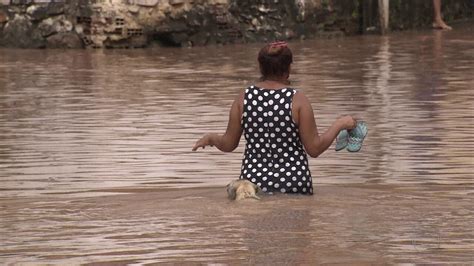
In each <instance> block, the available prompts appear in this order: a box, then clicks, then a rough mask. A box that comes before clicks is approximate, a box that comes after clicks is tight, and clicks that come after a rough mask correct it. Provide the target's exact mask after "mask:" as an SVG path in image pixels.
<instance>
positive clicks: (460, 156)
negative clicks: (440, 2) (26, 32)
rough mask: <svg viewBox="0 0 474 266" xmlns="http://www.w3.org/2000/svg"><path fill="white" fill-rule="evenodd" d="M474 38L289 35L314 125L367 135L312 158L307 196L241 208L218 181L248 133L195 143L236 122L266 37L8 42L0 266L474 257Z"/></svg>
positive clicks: (0, 106) (0, 57) (233, 170)
mask: <svg viewBox="0 0 474 266" xmlns="http://www.w3.org/2000/svg"><path fill="white" fill-rule="evenodd" d="M473 36H474V28H473V27H472V25H465V26H459V27H457V28H456V29H455V30H454V31H425V32H405V33H394V34H392V35H390V36H384V37H381V36H362V37H351V38H344V39H335V40H324V41H321V40H313V41H304V42H299V41H295V42H291V43H290V48H291V49H292V50H293V52H294V64H293V66H292V70H293V74H292V75H291V80H292V86H293V87H296V88H298V89H301V91H303V92H304V93H305V94H306V95H307V97H308V98H309V99H310V101H311V102H312V105H313V108H314V110H315V117H316V121H317V124H318V127H319V130H320V131H324V130H326V129H327V128H328V127H329V126H330V124H331V123H332V122H333V121H334V120H335V119H336V118H337V117H338V116H340V115H343V114H353V115H355V116H356V117H359V118H361V119H363V120H365V121H366V122H367V124H368V126H369V135H368V137H367V139H366V141H365V142H364V146H363V148H362V151H361V152H359V153H356V154H354V153H348V152H345V151H342V152H337V153H336V152H334V151H333V147H331V148H330V149H331V150H329V151H327V152H326V153H324V154H323V155H322V156H321V157H320V158H317V159H311V160H310V166H311V172H312V173H313V180H314V181H313V182H314V186H315V188H317V189H316V191H315V193H316V195H315V196H314V197H288V196H281V197H279V196H272V197H266V198H264V200H262V201H261V202H259V203H256V204H252V203H248V202H247V203H244V204H243V205H242V204H241V205H237V204H231V203H229V202H227V200H226V199H225V194H224V190H223V187H224V186H225V185H226V184H227V183H228V182H229V181H230V180H232V179H234V178H237V177H238V176H239V171H240V163H241V159H242V152H243V146H244V145H243V143H244V139H243V138H242V140H241V143H240V145H239V148H238V149H237V150H236V151H234V152H233V153H221V152H219V151H217V150H216V149H213V148H209V149H205V150H200V151H199V152H191V148H192V146H193V145H194V143H195V141H196V140H197V139H198V138H199V137H201V136H202V134H204V133H206V132H223V131H224V130H225V128H226V125H227V119H228V111H229V109H230V104H231V103H232V101H233V99H234V98H235V97H236V95H237V93H238V92H239V90H240V89H242V88H245V87H246V86H248V85H250V84H252V83H253V82H255V81H256V80H257V79H258V77H259V75H258V67H257V61H256V55H257V52H258V50H259V48H260V47H261V44H251V45H235V46H225V47H204V48H193V49H165V48H160V49H150V50H106V51H102V50H87V51H86V50H76V51H73V50H0V181H1V185H0V215H1V221H0V225H1V226H0V241H1V242H2V250H1V251H0V262H2V261H3V262H6V263H11V262H19V263H22V262H24V263H28V262H38V261H42V262H50V263H58V264H64V263H88V262H91V263H94V262H112V261H115V262H117V261H118V262H121V263H134V262H142V263H159V262H173V263H176V262H179V261H183V260H188V261H190V262H197V263H198V262H229V263H251V264H253V263H264V264H265V263H272V262H273V261H280V262H282V263H303V264H304V263H311V262H321V263H348V262H353V261H358V262H360V263H374V262H420V263H431V262H461V263H468V262H473V261H474V258H473V254H474V252H473V250H474V240H473V239H474V233H473V231H474V222H473V221H474V210H473V207H472V206H471V205H472V203H473V199H474V179H473V177H474V174H473V172H474V159H473V158H474V142H473V141H472V136H473V134H474V90H473V89H474V64H473V62H474V37H473ZM210 188H216V189H210ZM217 188H218V189H217ZM351 188H353V189H351ZM206 189H207V190H206ZM209 189H210V190H209ZM157 191H162V192H157ZM183 191H185V192H186V193H188V194H189V195H188V196H186V195H184V194H186V193H184V192H183ZM193 191H201V192H195V193H194V192H193ZM203 191H204V192H203ZM126 193H131V194H126ZM147 193H148V194H149V197H145V196H143V195H142V196H140V194H147ZM183 193H184V194H183ZM193 193H194V194H193ZM196 193H197V194H196ZM318 193H319V194H318ZM148 194H147V195H148ZM127 197H130V198H127ZM152 199H153V200H152ZM135 201H139V202H143V204H144V205H143V206H142V205H140V204H138V203H133V202H135ZM169 208H171V209H169ZM140 210H141V211H140ZM101 243H103V244H101ZM315 251H319V253H318V252H315ZM284 254H287V256H284ZM341 254H342V255H341ZM275 256H276V257H275Z"/></svg>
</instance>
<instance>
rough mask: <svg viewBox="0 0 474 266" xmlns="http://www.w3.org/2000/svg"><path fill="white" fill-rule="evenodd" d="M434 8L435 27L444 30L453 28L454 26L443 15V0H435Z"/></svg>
mask: <svg viewBox="0 0 474 266" xmlns="http://www.w3.org/2000/svg"><path fill="white" fill-rule="evenodd" d="M433 10H434V20H433V28H435V29H442V30H451V29H452V28H451V27H450V26H448V25H447V24H446V23H445V22H444V21H443V18H442V17H441V0H433Z"/></svg>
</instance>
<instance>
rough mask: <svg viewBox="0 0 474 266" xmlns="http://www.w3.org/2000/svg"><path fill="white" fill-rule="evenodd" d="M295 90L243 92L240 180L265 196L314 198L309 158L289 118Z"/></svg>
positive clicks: (249, 90)
mask: <svg viewBox="0 0 474 266" xmlns="http://www.w3.org/2000/svg"><path fill="white" fill-rule="evenodd" d="M295 93H296V90H294V89H290V88H284V89H279V90H269V89H261V88H258V87H256V86H250V87H249V88H247V89H246V90H245V98H244V109H243V112H242V121H241V125H242V127H243V129H244V136H245V139H246V140H247V144H246V146H245V153H244V158H243V161H242V171H241V174H240V179H248V180H250V181H251V182H252V183H255V184H257V185H258V186H259V187H260V188H261V189H262V190H263V191H264V192H282V193H300V194H313V184H312V180H311V173H310V171H309V168H308V158H307V156H306V152H305V150H304V149H303V145H302V144H301V141H300V136H299V131H298V126H297V125H296V124H295V122H294V121H293V118H292V114H291V106H292V101H293V95H295Z"/></svg>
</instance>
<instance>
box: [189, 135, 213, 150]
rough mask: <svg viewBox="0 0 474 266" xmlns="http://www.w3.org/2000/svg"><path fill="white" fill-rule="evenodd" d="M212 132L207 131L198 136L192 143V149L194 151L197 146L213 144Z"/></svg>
mask: <svg viewBox="0 0 474 266" xmlns="http://www.w3.org/2000/svg"><path fill="white" fill-rule="evenodd" d="M213 135H215V134H213V133H208V134H205V135H204V136H203V137H202V138H200V139H199V140H198V141H197V142H196V144H194V147H193V151H196V150H197V149H198V148H201V147H202V148H203V149H204V148H205V147H206V146H211V147H212V146H214V145H213V144H212V137H213Z"/></svg>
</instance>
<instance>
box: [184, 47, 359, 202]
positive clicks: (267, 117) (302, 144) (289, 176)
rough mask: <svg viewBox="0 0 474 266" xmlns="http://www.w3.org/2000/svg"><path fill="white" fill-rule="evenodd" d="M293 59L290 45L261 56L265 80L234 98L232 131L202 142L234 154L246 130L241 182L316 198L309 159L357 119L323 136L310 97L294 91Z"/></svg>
mask: <svg viewBox="0 0 474 266" xmlns="http://www.w3.org/2000/svg"><path fill="white" fill-rule="evenodd" d="M292 61H293V55H292V53H291V50H290V49H289V48H288V45H287V43H286V42H274V43H271V44H268V45H266V46H265V47H263V48H262V49H261V50H260V52H259V54H258V62H259V64H260V72H261V74H262V81H261V82H259V83H256V84H255V85H252V86H250V87H248V88H247V89H242V90H241V92H240V93H239V95H238V96H237V97H236V99H235V100H234V102H233V104H232V107H231V110H230V115H229V123H228V126H227V130H226V132H225V133H224V134H223V135H219V134H215V133H209V134H205V135H204V136H203V137H202V138H201V139H199V140H198V141H197V142H196V144H195V145H194V147H193V151H195V150H197V149H198V148H199V147H202V148H204V147H206V146H216V147H217V148H218V149H219V150H221V151H224V152H231V151H233V150H234V149H235V148H237V146H238V145H239V141H240V137H241V135H242V132H243V133H244V136H245V140H246V142H247V143H246V145H245V152H244V158H243V160H242V169H241V174H240V179H247V180H249V181H251V182H252V183H254V184H256V185H258V186H259V187H260V188H261V189H262V191H264V192H282V193H299V194H313V185H312V179H311V173H310V170H309V167H308V159H307V155H309V156H311V157H313V158H316V157H318V156H319V155H320V154H322V153H323V152H324V151H325V150H327V149H328V147H329V146H330V145H331V143H332V142H333V141H334V139H336V136H337V135H338V133H339V132H340V131H341V130H345V129H353V128H354V127H355V126H356V121H355V120H354V119H353V118H352V117H351V116H344V117H341V118H339V119H337V120H336V121H335V122H334V123H333V124H332V125H331V127H330V128H329V129H328V130H327V131H326V132H324V133H323V134H321V135H320V134H319V132H318V128H317V126H316V122H315V120H314V115H313V109H312V107H311V104H310V102H309V101H308V98H306V96H305V95H304V94H303V93H302V92H301V91H297V90H296V89H294V88H291V87H289V86H288V85H289V81H288V78H289V76H290V65H291V63H292Z"/></svg>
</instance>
